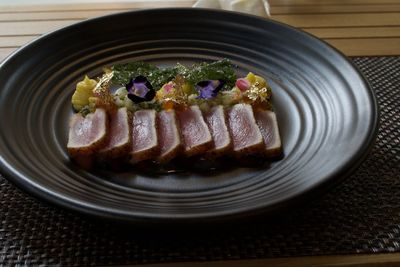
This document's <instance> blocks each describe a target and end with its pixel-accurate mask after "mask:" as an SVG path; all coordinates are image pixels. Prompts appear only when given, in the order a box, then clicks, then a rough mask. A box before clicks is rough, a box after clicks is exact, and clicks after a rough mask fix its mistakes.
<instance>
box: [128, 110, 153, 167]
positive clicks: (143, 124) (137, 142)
mask: <svg viewBox="0 0 400 267" xmlns="http://www.w3.org/2000/svg"><path fill="white" fill-rule="evenodd" d="M156 116H157V113H156V111H155V110H153V109H143V110H138V111H136V112H135V113H134V114H133V119H132V147H131V151H130V155H131V163H136V162H139V161H143V160H147V159H152V158H154V157H155V156H156V153H157V151H158V138H157V128H156V127H157V125H156Z"/></svg>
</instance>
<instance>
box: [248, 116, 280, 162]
mask: <svg viewBox="0 0 400 267" xmlns="http://www.w3.org/2000/svg"><path fill="white" fill-rule="evenodd" d="M254 114H255V118H256V122H257V125H258V128H259V129H260V131H261V134H262V136H263V139H264V144H265V146H264V148H265V151H264V152H265V155H266V156H268V157H275V156H279V155H280V154H282V144H281V139H280V137H279V128H278V122H277V120H276V115H275V113H274V112H272V111H269V110H261V109H259V110H256V111H255V112H254Z"/></svg>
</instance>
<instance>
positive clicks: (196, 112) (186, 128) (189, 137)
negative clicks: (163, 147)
mask: <svg viewBox="0 0 400 267" xmlns="http://www.w3.org/2000/svg"><path fill="white" fill-rule="evenodd" d="M178 118H179V124H180V127H181V135H182V139H183V144H184V152H185V154H186V155H187V156H193V155H198V154H201V153H204V152H205V151H206V150H208V149H209V148H211V147H212V137H211V134H210V131H209V129H208V127H207V124H206V122H205V121H204V118H203V115H202V114H201V111H200V109H199V107H198V106H190V107H188V108H187V109H185V110H183V111H181V112H179V114H178Z"/></svg>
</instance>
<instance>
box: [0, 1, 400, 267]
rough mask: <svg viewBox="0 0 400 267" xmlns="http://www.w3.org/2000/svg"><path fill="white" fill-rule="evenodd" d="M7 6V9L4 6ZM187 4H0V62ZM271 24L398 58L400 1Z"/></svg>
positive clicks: (251, 266) (292, 13)
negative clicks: (68, 32) (83, 28)
mask: <svg viewBox="0 0 400 267" xmlns="http://www.w3.org/2000/svg"><path fill="white" fill-rule="evenodd" d="M7 3H8V4H7ZM193 3H194V1H192V0H179V1H161V0H158V1H131V2H130V3H118V2H113V3H101V4H51V5H32V4H30V5H13V4H12V1H7V0H6V1H3V2H0V61H1V60H3V59H4V58H5V57H7V55H9V54H10V53H11V52H13V51H14V50H16V49H17V48H18V47H20V46H22V45H24V44H25V43H27V42H29V41H31V40H33V39H35V38H37V37H38V36H40V35H42V34H43V33H46V32H49V31H52V30H55V29H57V28H60V27H63V26H66V25H69V24H72V23H75V22H78V21H81V20H84V19H87V18H91V17H95V16H100V15H105V14H110V13H115V12H120V11H127V10H132V9H139V8H155V7H189V6H191V5H192V4H193ZM270 3H271V13H272V17H271V18H272V19H274V20H277V21H280V22H284V23H287V24H290V25H293V26H295V27H298V28H301V29H303V30H305V31H307V32H310V33H312V34H314V35H316V36H318V37H320V38H322V39H324V40H325V41H327V42H328V43H330V44H332V45H333V46H335V47H336V48H338V49H339V50H341V51H342V52H344V53H345V54H346V55H348V56H383V55H400V0H382V1H378V0H336V1H335V0H270ZM146 266H147V267H151V266H153V267H155V266H163V267H167V266H168V267H169V266H171V267H172V266H178V267H185V266H195V267H196V266H197V267H203V266H230V267H235V266H247V267H255V266H293V267H297V266H353V267H354V266H400V254H399V253H393V254H378V255H349V256H318V257H301V258H285V259H261V260H239V261H222V262H214V263H213V262H208V263H180V264H156V265H146Z"/></svg>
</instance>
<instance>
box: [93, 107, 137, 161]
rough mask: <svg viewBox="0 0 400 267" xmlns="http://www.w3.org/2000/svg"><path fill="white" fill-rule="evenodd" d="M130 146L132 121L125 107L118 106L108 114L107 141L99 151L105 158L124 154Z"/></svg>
mask: <svg viewBox="0 0 400 267" xmlns="http://www.w3.org/2000/svg"><path fill="white" fill-rule="evenodd" d="M131 146H132V121H131V118H130V116H129V113H128V110H127V109H126V108H120V109H118V110H117V111H116V112H114V113H112V114H111V116H110V124H109V131H108V137H107V142H106V144H105V146H104V147H103V148H102V149H101V150H100V151H99V153H100V154H101V155H102V156H104V157H107V158H117V157H121V156H124V155H126V154H127V153H128V152H129V151H130V149H131Z"/></svg>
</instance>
